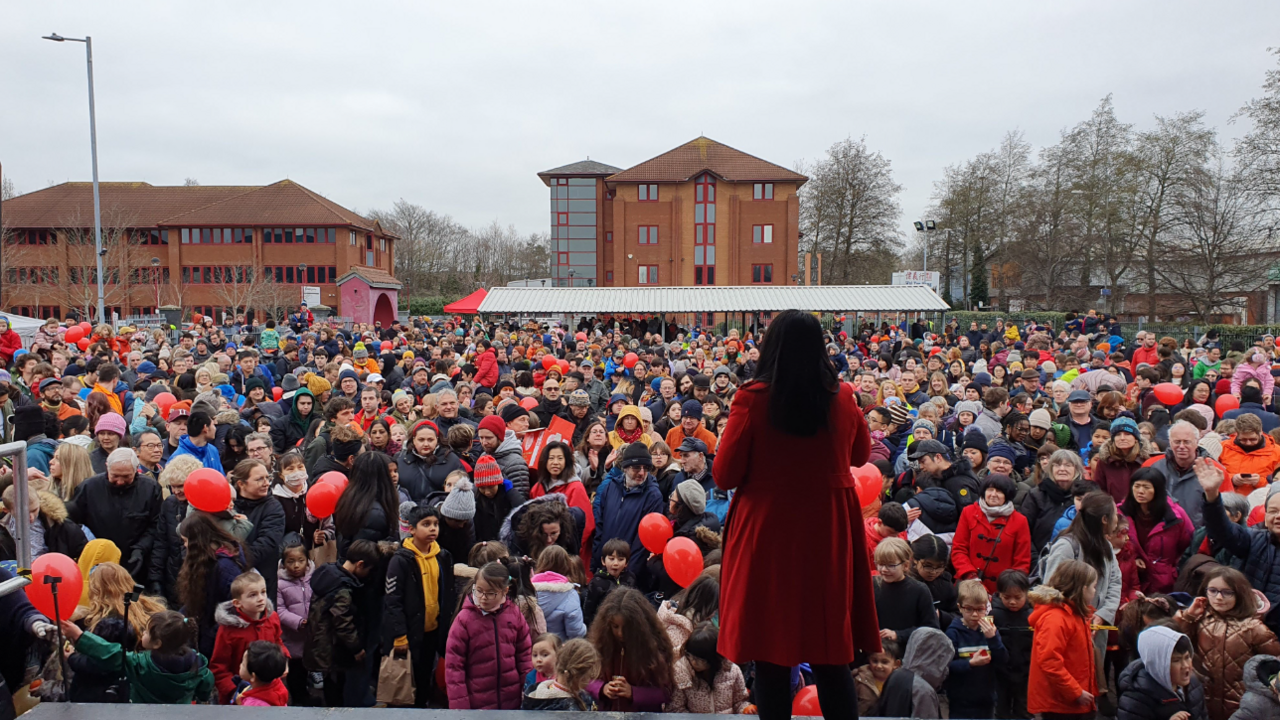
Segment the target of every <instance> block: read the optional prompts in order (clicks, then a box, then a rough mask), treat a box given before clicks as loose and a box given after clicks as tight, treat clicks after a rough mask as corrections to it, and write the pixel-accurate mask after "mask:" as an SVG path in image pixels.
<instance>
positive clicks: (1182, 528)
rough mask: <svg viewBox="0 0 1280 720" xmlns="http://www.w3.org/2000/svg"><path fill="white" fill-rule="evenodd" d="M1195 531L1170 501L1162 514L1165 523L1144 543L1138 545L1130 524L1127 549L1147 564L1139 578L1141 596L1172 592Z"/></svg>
mask: <svg viewBox="0 0 1280 720" xmlns="http://www.w3.org/2000/svg"><path fill="white" fill-rule="evenodd" d="M1194 532H1195V528H1193V527H1191V518H1189V517H1187V513H1186V511H1185V510H1183V509H1182V507H1181V506H1180V505H1178V503H1177V502H1175V501H1174V500H1173V498H1170V499H1169V507H1168V509H1167V510H1165V513H1164V519H1162V520H1161V521H1160V522H1158V523H1156V525H1155V527H1153V528H1151V532H1150V533H1149V534H1148V535H1147V539H1146V542H1145V545H1146V547H1145V548H1144V547H1143V545H1144V543H1140V542H1138V524H1137V523H1136V522H1130V523H1129V546H1128V548H1127V549H1131V550H1132V551H1133V553H1134V556H1135V557H1136V559H1138V560H1142V561H1143V563H1145V564H1146V566H1147V569H1146V570H1145V571H1139V574H1140V575H1141V576H1142V592H1144V593H1147V594H1148V595H1150V594H1152V593H1167V592H1171V591H1172V590H1173V583H1174V582H1175V581H1176V580H1177V579H1178V567H1179V565H1178V563H1179V562H1180V561H1181V560H1182V553H1183V552H1185V551H1186V549H1187V546H1188V545H1190V544H1191V535H1192V533H1194Z"/></svg>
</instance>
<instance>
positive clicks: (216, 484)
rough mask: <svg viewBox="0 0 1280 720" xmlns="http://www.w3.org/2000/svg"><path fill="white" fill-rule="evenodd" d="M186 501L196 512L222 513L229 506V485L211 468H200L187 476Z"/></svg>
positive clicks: (222, 476)
mask: <svg viewBox="0 0 1280 720" xmlns="http://www.w3.org/2000/svg"><path fill="white" fill-rule="evenodd" d="M186 490H187V501H188V502H190V503H191V505H192V507H194V508H195V509H197V510H203V511H205V512H208V513H216V512H222V511H223V510H226V509H227V508H228V507H230V506H231V484H230V483H228V482H227V478H226V476H224V475H223V474H222V473H220V472H218V471H217V470H214V469H212V468H200V469H199V470H196V471H195V472H193V473H191V474H190V475H188V476H187V485H186Z"/></svg>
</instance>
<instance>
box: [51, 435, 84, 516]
mask: <svg viewBox="0 0 1280 720" xmlns="http://www.w3.org/2000/svg"><path fill="white" fill-rule="evenodd" d="M90 475H93V464H92V463H91V462H90V460H89V451H88V450H85V449H84V448H82V447H80V446H79V445H76V444H74V443H59V445H58V449H57V450H54V451H53V457H52V458H51V459H50V460H49V477H50V478H51V479H52V480H53V487H51V488H50V491H51V492H53V493H54V494H56V495H57V496H58V497H59V498H61V499H62V501H63V502H66V501H68V500H70V499H71V496H72V495H74V494H75V492H76V488H78V487H80V483H82V482H84V481H85V480H88V479H89V476H90Z"/></svg>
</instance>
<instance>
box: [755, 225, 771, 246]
mask: <svg viewBox="0 0 1280 720" xmlns="http://www.w3.org/2000/svg"><path fill="white" fill-rule="evenodd" d="M751 244H752V245H772V244H773V223H761V224H759V225H752V226H751Z"/></svg>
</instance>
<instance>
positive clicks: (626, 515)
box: [591, 467, 666, 573]
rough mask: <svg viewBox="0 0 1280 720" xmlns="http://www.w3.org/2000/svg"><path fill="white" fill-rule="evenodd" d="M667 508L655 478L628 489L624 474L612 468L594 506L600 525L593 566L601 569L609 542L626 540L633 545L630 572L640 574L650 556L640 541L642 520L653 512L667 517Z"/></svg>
mask: <svg viewBox="0 0 1280 720" xmlns="http://www.w3.org/2000/svg"><path fill="white" fill-rule="evenodd" d="M665 508H666V503H665V502H664V501H663V498H662V494H661V493H660V492H658V483H657V482H656V481H655V480H654V479H653V476H652V475H646V477H645V479H644V482H642V483H640V484H639V485H637V486H636V487H634V488H630V489H628V488H627V486H626V480H625V477H624V475H623V473H622V471H621V470H620V469H618V468H617V467H614V468H612V469H610V470H609V474H608V475H606V476H605V480H604V482H603V483H601V484H600V488H599V489H598V491H597V492H596V497H595V500H594V501H593V502H592V504H591V511H592V513H593V514H594V515H595V526H596V532H595V539H594V541H593V542H592V548H591V567H592V568H597V567H600V551H601V550H602V549H603V548H604V544H605V542H606V541H608V540H611V539H613V538H622V539H623V540H626V541H628V542H630V543H631V562H630V563H628V565H627V569H628V570H630V571H631V572H633V573H634V572H639V569H640V567H641V565H642V564H643V562H644V557H645V554H646V553H648V551H647V550H645V549H644V545H643V544H642V543H641V542H640V519H641V518H643V517H644V516H645V515H648V514H649V513H655V512H656V513H659V514H663V510H665Z"/></svg>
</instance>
